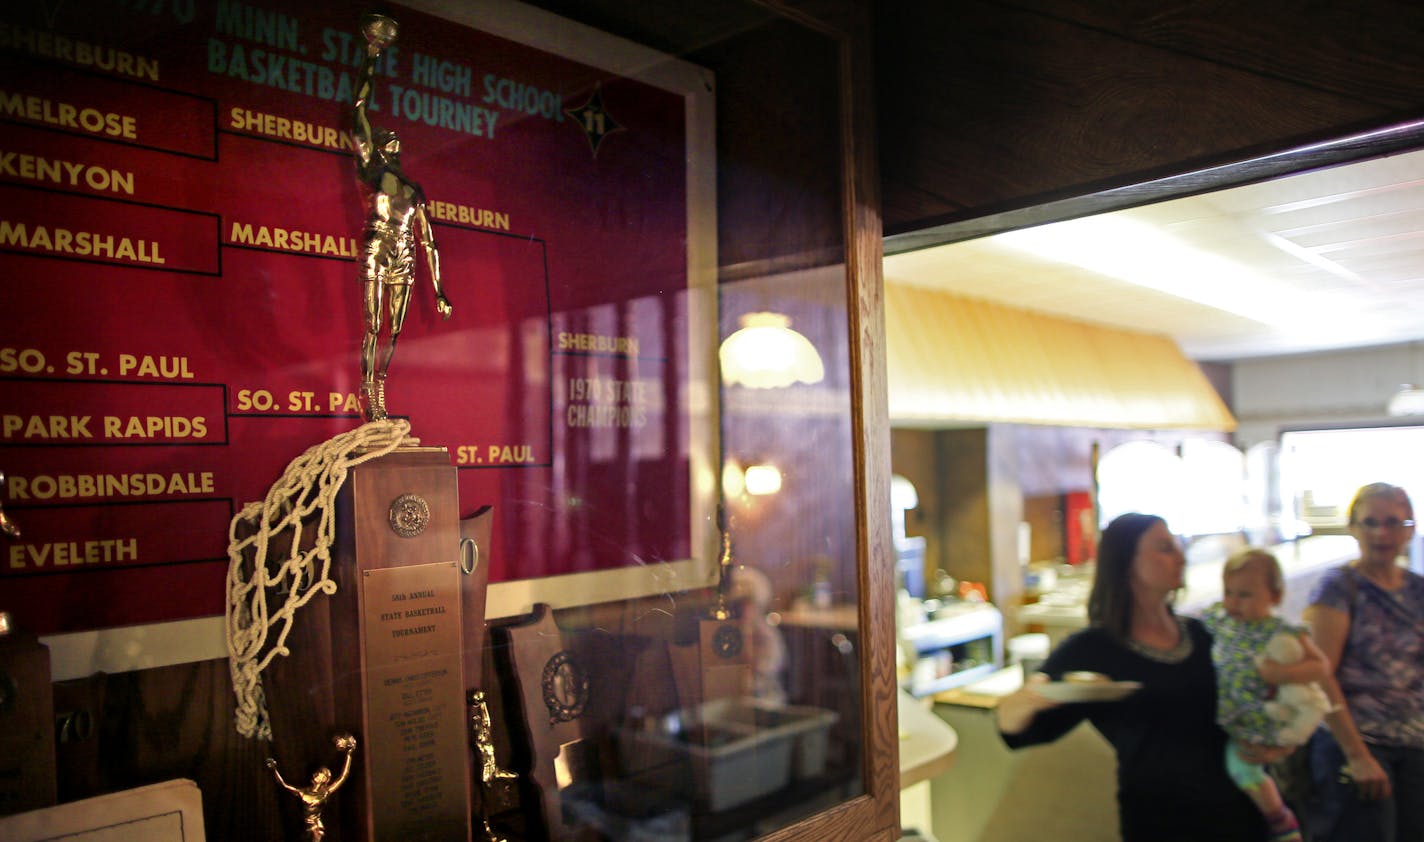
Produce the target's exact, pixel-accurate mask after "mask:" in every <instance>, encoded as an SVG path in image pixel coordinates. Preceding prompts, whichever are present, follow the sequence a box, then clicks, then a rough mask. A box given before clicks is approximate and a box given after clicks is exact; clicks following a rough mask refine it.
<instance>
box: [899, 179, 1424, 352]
mask: <svg viewBox="0 0 1424 842" xmlns="http://www.w3.org/2000/svg"><path fill="white" fill-rule="evenodd" d="M1107 217H1113V218H1119V219H1118V220H1117V221H1125V222H1128V223H1145V224H1150V225H1151V226H1153V227H1154V228H1155V229H1156V232H1160V233H1161V234H1165V235H1167V236H1168V237H1169V238H1171V239H1172V240H1174V241H1176V242H1179V243H1183V244H1186V245H1187V246H1190V247H1193V248H1195V249H1198V250H1201V251H1204V252H1207V253H1209V254H1210V255H1212V256H1213V257H1212V259H1213V260H1215V261H1216V263H1215V266H1216V267H1217V269H1219V270H1220V271H1215V270H1214V271H1201V272H1196V274H1197V275H1200V277H1201V282H1200V283H1194V284H1193V289H1192V291H1191V292H1190V293H1189V294H1192V295H1194V296H1195V297H1197V298H1198V299H1203V300H1208V301H1213V303H1212V304H1205V303H1200V302H1199V301H1192V300H1188V299H1187V298H1183V297H1179V296H1177V295H1171V294H1167V293H1164V292H1159V291H1156V290H1153V289H1149V288H1147V287H1144V286H1139V285H1137V284H1135V283H1129V282H1127V281H1124V280H1120V279H1118V278H1117V277H1111V276H1109V275H1106V274H1102V273H1100V272H1097V271H1091V270H1088V269H1084V268H1080V267H1079V266H1077V265H1072V264H1069V263H1064V262H1059V261H1056V260H1049V259H1046V258H1043V257H1040V256H1037V255H1034V254H1029V253H1027V252H1024V251H1021V250H1019V249H1016V248H1011V247H1009V246H1007V245H1005V243H1006V242H1007V240H1006V239H1005V238H1006V237H1012V235H998V236H994V237H986V238H983V239H978V240H970V241H966V242H962V243H952V244H949V245H943V246H935V247H933V248H928V249H922V250H919V251H914V252H906V253H903V254H897V255H892V256H889V257H886V258H885V280H886V282H887V283H903V284H911V285H915V286H922V287H928V288H933V289H940V290H945V291H948V292H953V293H956V294H960V295H967V296H973V297H977V298H983V299H988V300H991V301H996V302H999V303H1004V304H1009V305H1013V306H1016V307H1023V308H1028V309H1032V310H1037V311H1040V312H1046V313H1050V314H1053V315H1058V316H1063V317H1067V318H1072V319H1077V320H1081V321H1088V322H1095V323H1100V324H1106V325H1110V326H1114V327H1121V328H1128V329H1134V330H1142V331H1149V332H1153V333H1162V334H1166V335H1168V336H1171V337H1173V338H1174V339H1175V340H1176V341H1177V344H1178V345H1179V346H1180V347H1181V348H1182V351H1183V352H1184V353H1186V355H1187V356H1189V357H1191V358H1193V359H1196V360H1203V361H1225V360H1232V359H1241V358H1245V357H1254V356H1265V355H1282V354H1293V353H1303V352H1308V351H1320V350H1329V349H1340V348H1351V347H1363V346H1369V345H1384V344H1392V343H1398V342H1408V341H1414V340H1421V339H1424V151H1419V152H1410V153H1406V154H1398V155H1394V156H1390V157H1386V158H1379V159H1374V160H1370V161H1364V162H1359V163H1353V164H1348V165H1344V166H1339V167H1334V168H1330V169H1325V170H1318V171H1315V172H1311V173H1306V174H1302V175H1294V176H1290V177H1287V178H1281V179H1277V180H1274V181H1269V182H1264V183H1261V184H1255V185H1250V186H1246V187H1236V188H1231V189H1229V190H1223V191H1220V192H1217V193H1211V194H1206V195H1201V196H1194V197H1189V198H1184V199H1174V200H1171V201H1167V202H1162V203H1160V204H1155V205H1149V206H1146V207H1141V208H1135V209H1130V210H1125V211H1115V212H1113V213H1111V214H1105V215H1103V217H1099V218H1095V221H1096V222H1097V223H1101V222H1102V220H1103V219H1104V218H1107ZM1083 222H1084V221H1082V220H1078V221H1070V222H1065V223H1055V224H1056V225H1061V226H1069V225H1075V224H1082V223H1083ZM1089 224H1093V223H1092V221H1090V223H1089ZM1044 227H1045V228H1047V227H1048V226H1044ZM1075 236H1076V235H1075ZM1156 236H1157V233H1153V234H1152V236H1150V237H1133V236H1129V237H1119V238H1118V239H1117V240H1115V241H1114V242H1121V243H1122V246H1121V247H1120V248H1119V247H1117V246H1109V245H1103V246H1100V247H1098V248H1099V250H1111V251H1113V252H1114V254H1117V253H1120V252H1126V251H1127V250H1128V246H1130V245H1133V244H1134V243H1138V244H1140V243H1143V242H1151V241H1154V240H1155V238H1156ZM1085 241H1086V236H1084V237H1082V238H1078V242H1080V243H1081V242H1085ZM1154 253H1157V254H1163V255H1164V256H1163V258H1162V259H1161V260H1158V261H1157V262H1158V263H1159V264H1160V263H1174V264H1179V265H1180V264H1182V263H1183V261H1181V260H1179V259H1177V258H1174V257H1170V256H1165V255H1166V253H1165V252H1161V251H1158V250H1155V249H1154ZM1223 260H1224V261H1228V262H1221V261H1223ZM1214 283H1215V284H1220V285H1224V286H1226V287H1227V290H1226V292H1225V293H1222V295H1223V296H1224V297H1220V298H1216V299H1212V297H1211V286H1212V285H1213V284H1214ZM1252 300H1256V301H1258V302H1259V301H1265V302H1267V303H1266V304H1264V305H1261V304H1258V305H1257V306H1255V307H1254V308H1253V307H1252V306H1249V302H1251V301H1252ZM1222 307H1232V308H1233V309H1237V310H1241V311H1243V312H1247V313H1249V315H1241V314H1233V313H1231V312H1228V311H1227V310H1224V309H1222Z"/></svg>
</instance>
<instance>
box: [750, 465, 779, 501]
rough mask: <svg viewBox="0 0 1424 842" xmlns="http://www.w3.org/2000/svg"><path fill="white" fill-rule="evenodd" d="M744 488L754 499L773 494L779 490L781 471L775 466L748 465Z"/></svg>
mask: <svg viewBox="0 0 1424 842" xmlns="http://www.w3.org/2000/svg"><path fill="white" fill-rule="evenodd" d="M746 488H747V493H748V494H751V495H753V496H755V497H761V496H764V495H767V494H775V493H776V492H778V491H780V490H781V471H779V470H777V467H776V466H775V465H748V466H747V474H746Z"/></svg>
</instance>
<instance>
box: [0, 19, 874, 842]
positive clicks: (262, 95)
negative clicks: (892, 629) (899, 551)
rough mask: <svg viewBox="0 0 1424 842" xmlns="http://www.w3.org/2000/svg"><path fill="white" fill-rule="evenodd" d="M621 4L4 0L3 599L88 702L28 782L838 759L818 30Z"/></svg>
mask: <svg viewBox="0 0 1424 842" xmlns="http://www.w3.org/2000/svg"><path fill="white" fill-rule="evenodd" d="M654 6H656V4H638V6H637V7H636V8H632V9H630V8H629V4H626V3H619V2H607V3H583V2H580V3H562V2H536V3H534V4H532V5H521V4H516V3H507V2H497V3H492V4H480V5H479V6H478V7H475V6H470V5H468V4H459V3H450V2H437V1H436V0H416V2H412V3H410V4H407V5H403V6H399V7H389V8H386V7H383V8H384V9H385V15H387V16H388V17H370V16H363V15H362V14H361V13H360V12H359V11H358V12H353V11H352V7H350V6H349V5H348V4H344V3H334V2H295V0H271V1H270V2H265V3H261V4H234V3H222V2H216V0H195V1H194V0H190V1H189V2H176V3H154V4H143V7H142V8H139V6H136V5H134V4H111V3H104V2H98V0H94V2H77V3H70V4H65V5H64V7H63V8H61V9H58V10H57V11H53V12H52V13H51V12H46V10H45V9H41V8H39V7H35V8H28V7H16V8H13V9H11V8H7V9H6V10H5V11H4V12H0V24H2V25H4V26H5V27H6V32H7V33H8V35H7V39H6V43H5V44H4V45H3V46H4V48H5V49H4V52H3V54H0V61H3V62H4V63H6V65H7V67H8V68H9V69H10V70H11V73H10V75H9V78H10V79H12V81H13V85H12V87H13V88H14V93H13V96H12V99H11V100H7V101H6V103H7V104H6V108H7V109H8V110H7V111H6V113H5V115H4V116H5V118H6V121H7V129H6V133H7V138H8V139H7V152H13V153H14V155H15V156H17V157H16V158H15V160H17V161H19V162H20V163H19V164H17V166H16V168H14V169H13V170H7V174H6V175H5V176H4V178H3V179H0V181H3V183H0V192H3V193H5V195H6V196H7V197H9V198H10V199H11V200H12V201H11V202H10V203H9V204H8V206H9V207H11V208H13V209H14V213H13V214H12V215H11V216H12V218H11V219H9V220H8V221H4V222H3V223H0V224H3V226H4V236H5V238H6V239H5V245H6V248H7V260H9V261H10V265H11V267H12V271H11V272H9V273H7V274H6V279H0V310H3V311H4V312H6V313H7V314H10V318H7V320H6V330H7V338H6V343H7V345H8V346H10V347H7V348H5V349H3V352H0V397H3V402H4V403H5V405H6V406H7V407H9V408H10V409H7V410H6V412H7V413H11V414H7V415H5V416H4V419H3V422H4V423H3V426H0V429H2V430H3V438H0V470H3V471H4V496H3V503H4V506H5V511H6V514H7V516H8V517H9V518H10V519H11V522H13V523H15V524H17V525H18V526H19V527H20V529H21V535H22V536H23V537H19V536H16V537H15V539H14V540H13V541H12V543H11V544H10V545H9V546H8V548H7V552H8V555H7V559H8V563H7V565H6V566H5V567H4V568H3V570H0V576H3V578H4V579H5V582H4V588H3V591H0V592H3V593H4V604H0V610H5V611H8V612H9V614H10V617H11V620H12V621H13V624H14V627H15V628H16V629H19V630H20V631H19V632H18V634H19V637H15V638H11V640H18V641H21V642H22V643H23V645H24V647H27V648H26V650H25V651H26V652H27V653H29V654H27V655H26V657H29V656H30V655H33V654H35V653H36V652H39V651H40V650H41V649H42V648H45V647H47V657H48V658H49V659H50V663H51V665H52V673H51V674H52V676H53V678H54V680H55V681H57V682H60V683H59V684H56V685H55V690H54V691H53V694H54V695H53V696H51V694H50V693H46V692H42V691H45V690H48V688H47V686H46V685H47V682H37V683H36V686H35V688H33V692H31V693H27V694H26V698H27V699H30V700H32V701H35V702H36V703H38V702H39V700H40V698H41V696H43V697H44V700H45V701H46V702H50V703H51V704H52V705H55V706H58V707H56V710H58V709H59V708H64V709H65V711H64V716H65V717H66V719H65V721H67V722H68V721H77V720H75V716H76V714H75V711H76V710H78V711H83V712H85V716H87V717H90V718H98V719H100V720H102V721H101V723H100V725H101V727H100V728H99V729H98V731H97V732H92V733H91V732H87V731H86V734H89V735H90V737H92V739H91V740H90V741H89V742H87V743H86V744H85V745H83V746H80V747H79V750H76V747H75V746H74V745H62V746H61V751H60V752H59V755H58V757H57V758H56V759H53V760H49V761H46V762H44V763H37V764H34V766H35V770H36V772H35V774H38V775H40V776H41V777H44V776H46V775H47V776H48V780H49V791H50V792H53V793H55V795H54V796H53V797H51V798H49V799H48V800H49V801H54V800H58V801H60V802H64V803H78V802H79V801H80V800H81V799H83V798H84V797H86V796H91V795H95V794H97V793H99V792H103V791H113V790H125V791H127V790H130V789H132V788H134V787H138V786H140V785H143V784H149V783H154V782H156V781H161V780H165V779H167V778H170V777H175V776H177V777H186V778H191V779H192V780H194V781H195V782H196V784H197V786H198V789H199V790H201V792H202V799H203V804H202V810H203V814H204V818H205V820H206V824H207V828H208V835H209V837H210V838H216V839H228V838H231V839H255V838H279V837H281V836H284V835H294V834H298V833H307V834H312V833H315V832H317V831H321V832H323V833H329V834H330V835H331V836H333V837H335V838H347V839H357V838H370V839H402V840H405V839H420V838H430V839H464V838H466V835H467V834H469V835H471V836H473V838H486V837H495V836H503V837H506V838H511V839H544V838H558V839H628V838H656V839H689V840H691V839H709V840H710V839H717V840H728V839H743V838H753V837H756V836H761V835H764V834H767V833H771V832H774V831H777V830H781V829H784V828H789V827H791V826H793V825H795V824H797V823H798V822H801V821H802V820H804V819H807V818H808V817H811V816H814V815H816V814H818V813H823V812H824V811H825V810H826V809H827V808H829V807H832V806H835V805H838V804H842V803H844V802H846V801H848V800H854V799H858V798H861V797H862V796H865V795H867V793H868V791H869V790H870V789H871V787H868V786H867V773H866V769H867V768H869V759H868V758H867V752H866V748H865V746H866V745H867V738H866V734H867V731H868V728H869V726H868V725H867V722H866V720H867V718H868V717H867V716H866V715H865V714H866V712H865V711H863V710H862V702H861V700H862V698H863V697H864V696H863V687H864V684H865V683H866V682H867V680H868V678H867V675H866V668H867V667H866V665H867V664H869V663H870V659H869V657H868V655H867V646H866V641H865V636H864V633H863V632H864V629H863V628H862V625H861V616H862V612H861V606H862V602H863V597H864V595H863V594H862V593H860V592H859V588H860V585H859V583H860V582H861V581H863V573H864V570H863V566H862V565H863V564H864V563H865V562H864V561H863V559H862V558H861V555H862V553H863V550H862V547H863V545H864V543H865V537H864V536H863V535H861V534H860V524H861V523H862V522H863V521H864V517H865V516H864V513H862V512H859V511H858V509H857V506H858V503H857V500H858V497H859V494H858V488H857V486H858V483H859V482H860V480H859V479H858V477H860V476H861V472H860V466H858V465H857V459H858V458H860V457H858V455H857V447H856V443H855V438H854V437H855V435H857V433H856V431H855V423H854V419H855V417H856V415H855V413H856V412H857V411H858V409H857V399H856V390H857V389H858V388H859V386H858V383H857V381H856V376H857V375H856V373H855V372H854V371H853V368H852V360H853V351H854V348H853V342H854V334H853V332H852V329H851V325H852V324H853V322H854V319H853V313H852V311H851V309H850V308H851V302H852V301H853V300H854V298H853V296H852V295H851V292H850V287H851V285H850V284H849V281H848V269H847V265H846V260H847V256H846V251H847V236H846V231H845V225H846V220H847V219H848V218H850V215H849V214H847V213H846V208H845V207H844V200H843V191H844V190H845V181H846V179H845V172H844V169H845V151H844V150H843V148H842V143H841V133H842V131H843V128H842V126H843V122H844V121H843V115H842V114H841V107H842V106H841V101H842V100H841V97H842V94H843V85H844V81H843V80H842V77H841V73H842V58H843V56H842V54H841V50H842V49H843V45H842V43H841V42H840V41H839V40H838V39H837V38H836V37H834V36H833V35H831V34H828V33H827V32H824V31H820V30H817V29H814V28H812V27H810V26H807V25H803V24H802V23H798V22H796V21H793V20H791V19H789V18H787V17H783V16H781V15H778V14H776V13H774V12H772V11H770V10H768V9H767V8H766V7H765V6H763V5H761V4H759V3H751V2H747V3H727V2H720V0H719V2H695V3H691V4H677V6H676V8H674V7H672V6H669V7H668V8H666V9H664V8H655V7H654ZM876 235H877V236H878V232H876ZM41 276H42V277H45V278H46V279H47V281H46V283H47V288H46V292H45V294H44V295H37V294H36V293H35V290H34V289H33V287H31V286H27V285H26V284H25V283H24V282H22V281H21V280H20V279H22V278H33V277H41ZM397 337H399V340H400V341H399V343H397V341H396V340H397ZM397 344H399V352H397V351H396V347H397ZM253 501H256V502H253ZM31 650H33V651H31ZM6 651H9V650H6ZM7 657H8V656H7ZM887 674H888V673H887ZM887 687H888V681H887ZM195 688H204V689H195ZM37 709H38V708H36V710H37ZM42 718H43V717H42ZM84 721H90V719H85V720H84ZM159 731H162V734H163V735H164V737H165V740H164V741H163V744H162V745H161V746H160V745H159V744H158V742H156V741H157V739H158V735H159ZM234 781H236V782H237V784H236V785H234ZM40 783H41V786H40V787H39V789H38V790H37V791H44V786H43V784H44V781H41V782H40ZM40 800H41V801H42V802H43V801H45V800H46V799H44V798H41V799H40Z"/></svg>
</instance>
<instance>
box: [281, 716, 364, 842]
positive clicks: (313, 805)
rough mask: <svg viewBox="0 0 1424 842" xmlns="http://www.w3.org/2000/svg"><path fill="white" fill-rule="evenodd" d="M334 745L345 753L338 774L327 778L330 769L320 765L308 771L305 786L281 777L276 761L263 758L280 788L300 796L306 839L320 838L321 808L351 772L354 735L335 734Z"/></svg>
mask: <svg viewBox="0 0 1424 842" xmlns="http://www.w3.org/2000/svg"><path fill="white" fill-rule="evenodd" d="M333 742H335V743H336V747H337V748H338V749H339V750H341V751H343V752H345V753H346V761H345V763H344V764H343V765H342V767H341V774H340V775H337V776H336V780H332V779H331V770H330V769H328V768H326V767H325V766H322V767H321V768H320V769H317V770H316V771H315V772H313V773H312V778H311V783H310V784H308V785H307V786H306V787H305V788H303V787H295V786H292V785H291V784H289V783H287V782H286V781H285V780H283V779H282V773H281V772H279V771H277V761H276V760H273V759H272V758H270V757H269V758H267V768H268V769H271V770H272V774H273V775H275V776H276V777H277V783H278V784H281V786H282V788H283V789H285V790H286V791H288V792H290V793H292V794H293V795H295V796H297V797H298V798H300V799H302V809H303V819H304V821H305V823H306V842H321V840H322V839H323V838H324V837H325V836H326V826H325V825H323V824H322V822H321V808H322V807H323V806H324V805H325V804H326V802H327V800H328V799H329V798H331V796H332V794H333V793H335V792H336V791H337V790H338V789H340V788H341V785H342V784H344V783H346V776H347V775H349V774H351V756H352V755H353V754H355V753H356V738H355V737H353V736H351V735H350V734H337V735H336V737H335V738H334V739H333Z"/></svg>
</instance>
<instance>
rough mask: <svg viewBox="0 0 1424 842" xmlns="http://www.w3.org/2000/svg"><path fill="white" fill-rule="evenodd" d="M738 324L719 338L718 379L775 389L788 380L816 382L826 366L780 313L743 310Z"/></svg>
mask: <svg viewBox="0 0 1424 842" xmlns="http://www.w3.org/2000/svg"><path fill="white" fill-rule="evenodd" d="M739 321H740V323H741V325H742V327H741V329H739V330H737V331H736V332H735V333H733V334H732V335H731V336H728V337H727V338H726V339H724V340H722V347H721V348H719V349H718V351H717V358H718V359H719V360H720V361H721V363H722V379H723V380H724V381H725V382H726V383H727V384H728V385H731V384H734V383H740V384H742V385H743V386H746V387H748V388H751V389H776V388H780V387H782V386H790V385H791V384H792V383H797V382H800V383H819V382H821V380H823V379H825V376H826V368H825V366H824V365H822V363H821V355H820V354H818V353H816V346H814V345H812V344H811V342H810V340H808V339H807V338H806V337H804V336H802V335H801V334H799V333H797V332H796V331H794V330H792V329H791V319H790V317H788V316H783V315H781V314H780V313H767V312H760V313H747V314H746V315H745V316H742V317H741V319H740V320H739Z"/></svg>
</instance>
